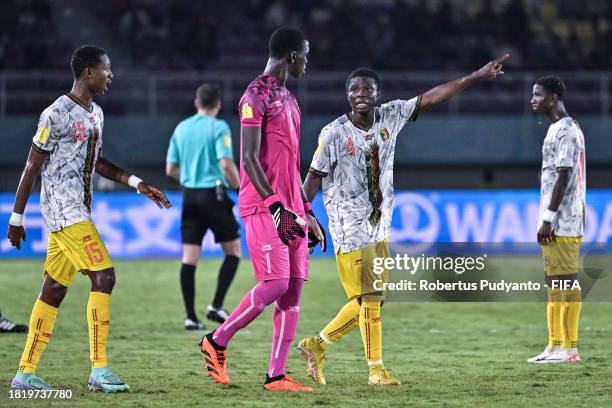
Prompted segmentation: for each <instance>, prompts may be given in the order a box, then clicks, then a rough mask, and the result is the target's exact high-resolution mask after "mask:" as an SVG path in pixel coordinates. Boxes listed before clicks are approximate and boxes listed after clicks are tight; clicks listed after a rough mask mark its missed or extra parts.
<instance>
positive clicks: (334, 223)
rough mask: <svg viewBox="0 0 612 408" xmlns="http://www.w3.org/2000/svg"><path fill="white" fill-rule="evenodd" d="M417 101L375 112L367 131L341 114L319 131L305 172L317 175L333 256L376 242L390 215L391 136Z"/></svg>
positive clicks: (386, 230) (415, 109)
mask: <svg viewBox="0 0 612 408" xmlns="http://www.w3.org/2000/svg"><path fill="white" fill-rule="evenodd" d="M420 101H421V97H420V96H419V97H415V98H413V99H410V100H409V101H404V100H395V101H392V102H389V103H385V104H383V105H381V106H380V107H379V108H377V109H376V111H375V117H374V124H373V125H372V127H371V128H370V129H369V130H362V129H360V128H358V127H357V126H355V125H354V124H353V123H352V122H351V120H350V119H349V118H348V116H347V115H343V116H341V117H339V118H338V119H336V120H334V121H333V122H332V123H330V124H329V125H327V126H325V127H324V128H323V130H321V134H320V136H319V145H318V147H317V150H316V152H315V154H314V158H313V159H312V164H311V168H310V171H311V172H313V173H315V174H317V175H320V176H323V187H322V189H323V203H324V204H325V209H326V210H327V215H328V216H329V230H330V234H331V237H332V240H333V242H334V248H335V250H336V253H346V252H350V251H354V250H357V249H361V248H364V247H366V246H369V245H372V244H375V243H378V242H381V241H382V240H383V239H385V238H387V237H388V236H389V232H390V229H391V216H392V213H393V159H394V156H395V141H396V139H397V135H398V133H399V132H400V130H401V129H402V127H403V126H404V124H406V122H407V121H409V120H412V121H414V120H416V117H417V114H418V107H419V103H420Z"/></svg>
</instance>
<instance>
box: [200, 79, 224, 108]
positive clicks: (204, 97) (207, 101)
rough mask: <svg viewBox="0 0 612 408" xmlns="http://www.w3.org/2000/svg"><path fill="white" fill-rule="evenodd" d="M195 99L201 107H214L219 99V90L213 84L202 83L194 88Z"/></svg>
mask: <svg viewBox="0 0 612 408" xmlns="http://www.w3.org/2000/svg"><path fill="white" fill-rule="evenodd" d="M196 99H197V101H198V104H199V105H200V107H202V108H208V109H210V108H214V107H215V106H216V105H217V103H218V102H219V101H220V100H221V91H219V87H218V86H217V85H215V84H210V83H203V84H202V85H200V86H199V87H198V89H197V90H196Z"/></svg>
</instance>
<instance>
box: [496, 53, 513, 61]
mask: <svg viewBox="0 0 612 408" xmlns="http://www.w3.org/2000/svg"><path fill="white" fill-rule="evenodd" d="M509 56H510V54H507V53H506V54H504V55H502V56H501V57H499V58H497V59H496V60H495V62H496V63H499V62H502V61H504V60H505V59H506V58H508V57H509Z"/></svg>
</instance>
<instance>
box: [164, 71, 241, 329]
mask: <svg viewBox="0 0 612 408" xmlns="http://www.w3.org/2000/svg"><path fill="white" fill-rule="evenodd" d="M194 104H195V108H196V109H197V113H196V114H195V115H193V116H191V117H189V118H187V119H185V120H183V121H182V122H181V123H179V124H178V126H177V127H176V129H175V130H174V133H173V134H172V138H171V139H170V146H169V147H168V155H167V156H166V175H168V177H170V178H172V179H174V180H176V181H178V182H180V184H181V186H182V187H183V188H184V189H185V191H184V193H183V211H182V216H181V236H182V242H183V261H182V262H183V263H182V265H181V290H182V292H183V300H184V302H185V310H186V312H187V318H186V319H185V329H187V330H204V329H205V328H204V325H203V324H202V323H200V320H199V319H198V316H197V315H196V313H195V270H196V265H197V264H198V260H199V258H200V252H201V250H202V238H203V237H204V234H205V233H206V231H207V230H208V229H211V230H212V232H213V233H214V235H215V242H218V243H220V244H221V247H222V248H223V252H224V254H225V259H224V260H223V263H222V264H221V269H220V270H219V281H218V284H217V291H216V293H215V298H214V300H213V302H212V304H211V305H208V308H207V313H206V317H207V318H208V319H210V320H213V321H215V322H219V323H223V322H224V321H225V319H226V318H227V317H228V313H227V310H225V309H224V308H223V300H224V299H225V294H226V293H227V290H228V288H229V286H230V284H231V283H232V280H233V279H234V275H235V274H236V269H237V268H238V262H239V260H240V256H241V253H240V234H239V226H238V223H237V222H236V219H235V218H234V214H233V213H232V207H233V205H234V202H233V201H232V200H231V199H230V198H229V197H228V196H227V193H226V189H227V187H232V188H235V189H237V188H238V187H239V186H240V178H239V175H238V169H237V168H236V164H235V163H234V160H233V154H232V136H231V133H230V129H229V126H228V125H227V123H226V122H225V121H224V120H221V119H217V118H216V116H217V114H218V113H219V110H220V109H221V95H220V92H219V88H218V87H217V86H215V85H212V84H207V83H205V84H202V85H201V86H200V87H199V88H198V89H197V91H196V98H195V101H194Z"/></svg>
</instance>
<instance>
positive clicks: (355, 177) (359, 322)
mask: <svg viewBox="0 0 612 408" xmlns="http://www.w3.org/2000/svg"><path fill="white" fill-rule="evenodd" d="M507 57H508V54H505V55H503V56H501V57H499V58H497V59H496V60H493V61H491V62H489V63H488V64H486V65H485V66H484V67H482V68H481V69H480V70H478V71H475V72H474V73H472V74H470V75H468V76H466V77H463V78H460V79H457V80H455V81H452V82H448V83H446V84H443V85H440V86H437V87H435V88H433V89H431V90H429V91H428V92H426V93H424V94H423V95H420V96H417V97H414V98H412V99H410V100H395V101H392V102H389V103H385V104H383V105H381V106H380V107H377V106H376V103H377V101H378V97H379V90H380V80H379V77H378V75H377V74H376V72H374V71H372V70H371V69H367V68H360V69H357V70H355V71H353V72H352V73H351V74H350V75H349V77H348V79H347V81H346V94H347V99H348V102H349V104H350V106H351V112H349V113H347V114H345V115H342V116H341V117H339V118H338V119H336V120H335V121H333V122H332V123H330V124H329V125H327V126H325V128H323V130H322V131H321V135H320V136H319V145H318V147H317V150H316V152H315V154H314V158H313V160H312V164H311V167H310V171H309V173H308V175H307V177H306V180H305V182H304V191H305V193H306V196H307V198H308V200H312V199H314V196H315V194H316V193H317V191H318V190H319V189H320V188H321V186H322V190H323V202H324V204H325V208H326V210H327V214H328V216H329V229H330V232H331V236H332V239H333V243H334V249H335V251H336V265H337V267H338V273H339V275H340V280H341V282H342V285H343V286H344V289H345V291H346V295H347V297H348V298H349V302H348V303H347V304H346V305H345V306H344V307H343V308H342V309H341V310H340V312H339V313H338V314H337V315H336V317H335V318H334V319H333V320H332V321H331V322H329V323H328V325H327V326H326V327H325V328H324V329H323V330H322V331H321V332H320V333H319V335H317V336H315V337H311V338H305V339H302V340H301V341H300V343H299V345H298V350H299V351H300V352H301V353H302V355H303V356H304V358H305V360H306V363H307V370H308V373H309V375H310V376H311V377H312V378H313V379H314V380H315V381H317V382H318V383H325V377H324V375H323V362H324V360H325V352H326V350H327V348H328V347H329V345H331V344H332V343H334V342H336V341H338V340H339V339H340V338H341V337H342V336H343V335H345V334H346V333H348V332H349V331H351V330H353V329H355V328H357V327H359V328H360V331H361V337H362V340H363V346H364V350H365V354H366V358H367V361H368V366H369V368H370V376H369V380H368V382H369V384H372V385H397V384H400V381H399V380H397V379H396V378H394V377H393V376H391V374H390V373H389V372H388V371H387V370H386V369H385V367H384V365H383V361H382V325H381V318H380V307H381V305H382V302H383V299H384V292H383V291H380V287H378V288H377V287H376V284H375V282H376V281H378V282H379V283H380V280H381V279H382V281H383V282H384V281H385V280H386V279H388V272H385V273H383V274H382V276H379V275H377V274H375V273H374V271H373V259H374V258H375V257H388V256H390V255H389V247H388V237H389V232H390V228H391V216H392V213H393V159H394V152H395V142H396V139H397V136H398V134H399V132H400V130H401V129H402V127H403V126H404V125H405V124H406V122H408V121H414V120H416V118H417V115H418V114H419V113H421V112H423V111H424V110H425V109H427V108H429V107H431V106H433V105H436V104H438V103H441V102H443V101H445V100H447V99H448V98H450V97H452V96H453V95H455V94H457V93H459V92H461V91H462V90H463V89H465V88H467V87H468V86H470V85H472V84H473V83H475V82H477V81H479V80H483V79H487V78H491V77H495V76H497V75H501V74H503V71H502V70H501V69H502V62H503V61H504V60H505V59H506V58H507ZM309 238H312V237H309ZM315 242H316V240H312V242H311V245H312V244H314V243H315Z"/></svg>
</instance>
